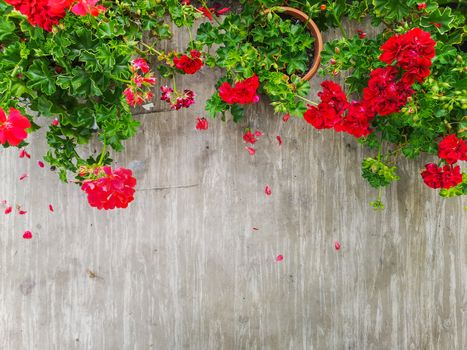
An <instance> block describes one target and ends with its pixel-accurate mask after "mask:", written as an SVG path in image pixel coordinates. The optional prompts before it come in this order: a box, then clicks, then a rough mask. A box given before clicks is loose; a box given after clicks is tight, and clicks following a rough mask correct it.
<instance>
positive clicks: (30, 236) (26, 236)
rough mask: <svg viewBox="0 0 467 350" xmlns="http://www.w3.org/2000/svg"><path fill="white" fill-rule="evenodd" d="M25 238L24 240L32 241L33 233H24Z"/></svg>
mask: <svg viewBox="0 0 467 350" xmlns="http://www.w3.org/2000/svg"><path fill="white" fill-rule="evenodd" d="M23 238H24V239H31V238H32V232H31V231H24V233H23Z"/></svg>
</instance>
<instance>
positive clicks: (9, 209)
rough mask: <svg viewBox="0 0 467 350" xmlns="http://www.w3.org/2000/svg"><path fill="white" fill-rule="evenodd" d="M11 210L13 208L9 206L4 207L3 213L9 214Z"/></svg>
mask: <svg viewBox="0 0 467 350" xmlns="http://www.w3.org/2000/svg"><path fill="white" fill-rule="evenodd" d="M12 210H13V208H12V207H11V206H10V207H8V208H6V209H5V214H10V213H11V211H12Z"/></svg>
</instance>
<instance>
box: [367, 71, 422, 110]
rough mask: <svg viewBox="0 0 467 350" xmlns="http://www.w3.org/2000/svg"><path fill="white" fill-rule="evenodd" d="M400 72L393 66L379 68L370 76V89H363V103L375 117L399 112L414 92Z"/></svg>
mask: <svg viewBox="0 0 467 350" xmlns="http://www.w3.org/2000/svg"><path fill="white" fill-rule="evenodd" d="M398 75H399V70H398V69H397V68H396V67H393V66H387V67H385V68H377V69H375V70H374V71H372V72H371V74H370V80H369V81H368V87H366V88H365V89H363V103H364V104H365V105H366V106H367V107H368V108H367V109H368V110H369V111H371V113H372V114H373V116H374V115H376V114H379V115H381V116H383V115H389V114H392V113H396V112H399V111H400V109H401V108H402V107H403V106H405V105H406V103H407V98H408V97H409V96H411V95H412V94H413V93H414V91H413V90H412V89H411V87H410V86H409V85H407V84H406V83H405V82H403V81H402V80H399V81H398Z"/></svg>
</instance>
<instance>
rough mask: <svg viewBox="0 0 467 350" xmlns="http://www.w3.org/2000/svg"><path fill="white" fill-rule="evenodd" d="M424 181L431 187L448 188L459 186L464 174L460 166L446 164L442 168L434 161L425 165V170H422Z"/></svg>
mask: <svg viewBox="0 0 467 350" xmlns="http://www.w3.org/2000/svg"><path fill="white" fill-rule="evenodd" d="M421 175H422V178H423V182H425V184H426V185H427V186H428V187H431V188H434V189H436V188H444V189H448V188H451V187H454V186H457V185H458V184H460V183H461V182H462V174H461V169H460V167H459V166H458V165H457V166H452V165H449V164H447V165H445V166H444V167H442V168H440V167H438V166H437V165H436V164H434V163H430V164H427V165H425V170H424V171H423V172H422V174H421Z"/></svg>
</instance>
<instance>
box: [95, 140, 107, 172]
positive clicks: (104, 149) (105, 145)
mask: <svg viewBox="0 0 467 350" xmlns="http://www.w3.org/2000/svg"><path fill="white" fill-rule="evenodd" d="M106 150H107V144H106V143H105V142H104V147H103V148H102V153H101V157H100V158H99V163H97V165H98V166H101V165H102V162H103V161H104V156H105V152H106Z"/></svg>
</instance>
